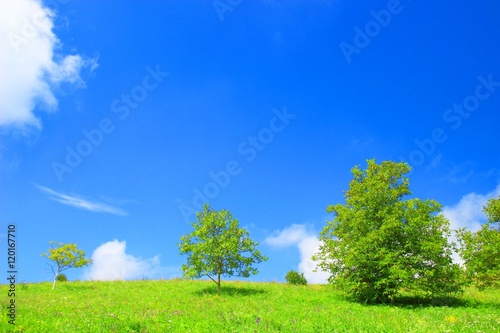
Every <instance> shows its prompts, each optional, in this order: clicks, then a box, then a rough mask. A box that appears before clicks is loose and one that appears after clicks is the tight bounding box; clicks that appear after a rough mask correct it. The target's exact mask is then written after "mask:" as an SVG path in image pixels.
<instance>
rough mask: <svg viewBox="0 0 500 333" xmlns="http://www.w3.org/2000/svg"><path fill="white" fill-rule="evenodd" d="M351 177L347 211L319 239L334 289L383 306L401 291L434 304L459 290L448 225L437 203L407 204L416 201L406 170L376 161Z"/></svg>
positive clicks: (319, 257)
mask: <svg viewBox="0 0 500 333" xmlns="http://www.w3.org/2000/svg"><path fill="white" fill-rule="evenodd" d="M367 164H368V167H367V169H366V170H362V169H361V168H360V167H359V166H356V167H354V168H353V169H352V170H351V171H352V174H353V179H352V180H351V182H350V184H349V189H348V190H347V191H345V201H346V202H345V204H336V205H330V206H328V207H327V211H328V212H330V213H334V219H333V220H332V221H328V222H327V224H326V226H325V227H324V229H323V230H322V232H321V234H320V240H321V241H322V245H321V246H320V250H319V252H318V253H316V254H315V255H314V257H313V258H314V259H315V260H316V261H318V266H319V268H321V269H322V270H324V271H328V272H330V273H331V276H330V278H329V281H330V282H331V283H333V284H335V285H336V286H338V287H339V288H340V289H342V290H344V291H345V292H346V293H347V295H349V296H351V297H352V298H354V299H356V300H359V301H366V302H385V301H389V300H393V299H394V298H395V297H397V296H398V295H400V292H401V290H402V289H403V288H404V289H406V290H407V291H412V292H414V294H416V295H417V296H421V297H432V296H437V295H442V294H450V293H457V292H460V290H461V285H460V283H459V276H460V270H459V267H458V265H456V264H453V261H452V257H451V254H452V251H451V249H452V247H451V244H449V243H448V239H447V237H448V236H449V235H450V229H449V222H448V220H447V219H446V218H445V217H444V216H443V215H440V214H439V213H440V211H441V205H440V204H439V203H438V202H437V201H435V200H421V199H418V198H409V199H403V197H405V196H409V195H410V194H411V191H410V188H409V179H408V178H407V177H404V175H405V174H407V173H408V172H409V171H410V166H409V165H408V164H406V163H398V162H392V161H384V162H382V163H381V164H377V163H376V162H375V160H368V161H367Z"/></svg>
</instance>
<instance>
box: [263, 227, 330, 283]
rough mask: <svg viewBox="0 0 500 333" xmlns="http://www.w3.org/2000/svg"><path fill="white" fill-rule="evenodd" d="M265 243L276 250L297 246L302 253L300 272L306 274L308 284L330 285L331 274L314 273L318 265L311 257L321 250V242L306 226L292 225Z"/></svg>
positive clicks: (274, 234)
mask: <svg viewBox="0 0 500 333" xmlns="http://www.w3.org/2000/svg"><path fill="white" fill-rule="evenodd" d="M264 243H266V244H267V245H269V246H271V247H275V248H283V247H287V246H294V245H295V246H297V248H298V249H299V252H300V263H299V272H301V273H304V276H305V278H306V279H307V282H308V283H318V284H326V283H328V277H329V276H330V274H329V273H327V272H322V271H318V272H314V270H315V268H316V263H315V262H314V261H313V260H312V258H311V257H312V256H313V254H314V253H316V252H317V251H318V250H319V246H320V245H321V242H320V240H319V239H318V237H317V236H316V234H315V233H314V232H313V231H312V230H311V229H310V228H308V227H307V226H306V225H303V224H292V225H290V226H289V227H287V228H285V229H283V230H281V231H275V232H274V233H273V235H272V236H269V237H267V238H266V239H265V240H264Z"/></svg>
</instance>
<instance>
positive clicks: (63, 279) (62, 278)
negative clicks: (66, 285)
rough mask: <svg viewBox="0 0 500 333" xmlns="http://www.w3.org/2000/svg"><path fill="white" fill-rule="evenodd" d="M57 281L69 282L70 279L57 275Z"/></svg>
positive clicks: (64, 275)
mask: <svg viewBox="0 0 500 333" xmlns="http://www.w3.org/2000/svg"><path fill="white" fill-rule="evenodd" d="M56 280H57V282H68V278H67V277H66V274H59V275H57V278H56Z"/></svg>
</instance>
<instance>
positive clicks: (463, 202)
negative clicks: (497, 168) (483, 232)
mask: <svg viewBox="0 0 500 333" xmlns="http://www.w3.org/2000/svg"><path fill="white" fill-rule="evenodd" d="M499 196H500V183H499V184H498V185H497V187H496V188H495V189H494V190H493V191H491V192H488V193H486V194H477V193H474V192H472V193H468V194H466V195H464V196H463V197H462V198H461V199H460V201H459V202H458V203H457V204H455V205H450V206H445V207H444V208H443V211H442V214H443V215H444V216H445V217H446V218H447V219H448V221H450V229H451V230H457V229H460V228H466V229H468V230H471V231H477V230H479V229H480V228H481V224H483V223H485V222H486V220H487V217H486V214H485V213H484V212H483V207H484V205H486V202H488V200H489V199H490V198H493V197H495V198H498V197H499ZM449 240H450V242H456V241H457V238H456V235H455V233H454V232H452V235H451V237H450V239H449ZM453 260H454V261H455V262H456V263H462V262H463V260H462V259H461V258H460V257H459V255H458V254H457V253H454V254H453Z"/></svg>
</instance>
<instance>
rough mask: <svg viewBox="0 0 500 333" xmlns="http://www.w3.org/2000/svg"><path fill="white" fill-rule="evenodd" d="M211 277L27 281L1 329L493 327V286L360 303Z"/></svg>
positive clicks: (323, 290)
mask: <svg viewBox="0 0 500 333" xmlns="http://www.w3.org/2000/svg"><path fill="white" fill-rule="evenodd" d="M211 284H213V283H212V282H209V281H191V280H163V281H85V282H68V283H62V284H60V285H59V286H58V288H57V290H55V291H52V290H51V284H49V283H30V284H28V288H27V289H26V290H23V291H22V292H21V293H20V295H17V294H16V296H18V297H19V304H18V316H17V318H16V325H15V326H14V325H11V324H9V323H8V322H7V320H6V319H4V320H1V321H0V332H24V333H28V332H36V333H55V332H57V333H75V332H95V333H100V332H124V333H125V332H134V330H135V332H148V333H163V332H221V333H225V332H233V333H240V332H241V333H247V332H255V333H260V332H262V333H264V332H266V333H270V332H282V333H289V332H290V333H291V332H300V333H318V332H339V333H340V332H343V333H346V332H370V333H371V332H374V333H377V332H380V333H381V332H384V333H407V332H412V333H434V332H461V333H468V332H471V333H477V332H500V316H499V312H500V310H499V309H500V290H488V291H487V292H486V291H485V292H479V291H477V290H476V289H475V288H468V289H466V291H465V292H464V295H463V297H462V302H461V303H460V304H459V305H453V304H450V303H444V304H443V305H446V306H431V305H421V304H398V305H397V306H387V305H373V306H364V305H362V304H356V303H352V302H349V301H347V300H346V299H345V298H343V297H342V295H341V294H340V293H338V292H337V291H335V290H332V288H331V286H329V285H325V286H321V285H308V286H300V287H298V286H291V285H289V284H285V283H262V282H260V283H255V282H241V281H228V282H227V283H225V288H224V289H223V290H222V291H221V293H217V292H215V291H214V288H212V287H211ZM5 290H6V289H5ZM16 304H17V301H16ZM3 305H6V303H5V302H3ZM41 309H43V311H42V310H41ZM4 310H5V309H4ZM4 318H6V317H4Z"/></svg>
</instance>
